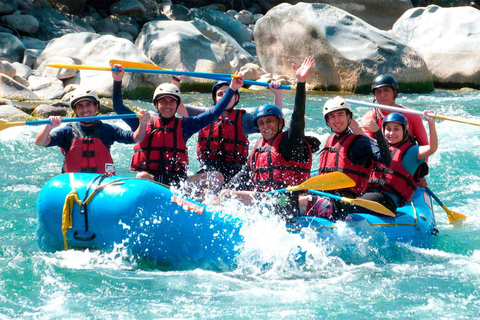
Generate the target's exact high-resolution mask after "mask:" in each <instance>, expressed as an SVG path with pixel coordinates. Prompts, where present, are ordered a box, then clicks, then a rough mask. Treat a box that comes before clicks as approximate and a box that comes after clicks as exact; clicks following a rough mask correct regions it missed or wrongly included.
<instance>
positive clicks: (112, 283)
mask: <svg viewBox="0 0 480 320" xmlns="http://www.w3.org/2000/svg"><path fill="white" fill-rule="evenodd" d="M332 96H333V95H329V94H323V95H320V94H310V93H309V94H308V103H307V132H308V133H310V134H315V135H317V136H318V137H319V138H320V139H321V141H322V142H323V141H325V138H326V136H327V135H328V133H329V130H328V129H327V127H326V126H325V124H324V121H323V119H322V115H321V106H322V105H323V103H324V102H325V101H326V100H327V99H328V98H330V97H332ZM348 98H351V99H357V100H364V101H369V102H370V101H371V97H369V96H361V95H351V96H348ZM184 99H185V101H186V102H187V103H192V104H199V105H203V104H207V103H209V102H210V99H211V97H210V95H208V94H196V93H195V94H185V97H184ZM478 101H480V92H479V91H473V90H472V91H470V90H468V91H436V92H434V93H433V94H429V95H402V96H400V97H399V102H401V103H403V104H406V105H409V106H412V107H413V108H415V109H418V110H423V109H425V108H431V109H433V110H435V111H437V112H438V113H440V114H443V115H447V116H457V117H461V118H465V119H476V120H480V111H479V108H478V106H477V102H478ZM265 102H271V94H268V93H256V94H248V93H242V103H241V105H242V106H243V107H245V108H247V109H248V110H253V108H255V107H256V106H257V105H259V104H261V103H265ZM131 103H132V104H134V105H137V106H148V108H150V105H149V104H146V103H141V102H138V101H136V102H131ZM284 103H285V107H286V109H287V110H286V115H287V118H288V119H289V117H290V115H291V110H292V104H293V95H292V93H286V94H285V100H284ZM152 110H153V109H152ZM367 110H368V108H364V107H358V108H357V107H354V112H355V114H356V118H357V119H359V117H360V116H361V115H363V114H364V113H366V111H367ZM115 123H117V124H119V125H121V126H124V125H123V123H122V122H115ZM437 128H438V131H439V141H440V147H439V150H438V152H437V153H436V154H435V155H433V156H432V157H431V158H430V161H429V163H430V170H431V171H430V172H431V174H430V177H429V179H428V182H429V185H430V187H431V189H432V190H433V191H434V192H436V194H437V195H438V196H439V198H440V199H442V201H443V202H444V203H445V204H446V205H447V207H448V208H450V209H451V210H454V211H456V212H460V213H463V214H465V215H467V216H468V219H467V221H466V223H465V224H464V225H463V226H452V225H450V224H448V220H447V217H446V214H445V213H444V211H443V210H442V209H441V208H440V207H439V206H435V210H436V216H437V223H438V229H439V235H438V237H437V238H438V239H437V242H436V243H435V245H434V247H433V248H432V249H419V248H414V247H411V246H408V245H404V244H395V243H388V242H385V241H384V240H383V239H382V238H381V237H371V238H360V237H358V236H356V235H355V234H353V233H352V232H351V231H350V230H349V229H347V228H345V227H344V226H342V225H341V226H340V230H342V231H343V236H342V237H341V238H340V239H336V240H332V239H317V238H316V237H315V234H314V233H313V232H312V233H307V234H306V235H305V237H300V236H299V235H293V234H289V233H287V232H286V231H285V230H284V228H282V225H281V223H279V222H278V220H276V219H275V218H269V217H265V218H258V217H257V218H256V219H257V220H258V221H256V222H255V223H254V224H251V225H250V226H249V227H248V228H246V229H245V230H242V233H243V235H244V237H245V246H244V248H243V249H242V252H241V253H240V255H239V256H238V259H237V264H238V268H237V269H235V270H232V271H229V272H223V273H220V272H213V271H209V270H192V271H178V272H164V271H160V270H156V269H152V268H150V267H149V266H148V265H146V264H144V263H142V262H141V261H136V260H134V259H132V258H131V257H129V255H128V253H125V252H123V250H122V248H121V247H119V248H117V249H116V250H114V251H113V252H110V253H104V252H95V251H85V252H82V251H71V250H70V251H64V252H58V253H55V254H49V253H44V252H42V251H40V250H39V248H38V245H37V243H36V237H35V228H36V209H35V205H36V198H37V195H38V192H39V190H40V188H41V187H42V185H43V184H44V183H45V182H46V181H48V180H49V179H50V178H52V177H54V176H56V175H57V174H58V173H59V171H60V166H61V162H62V156H61V153H60V151H59V150H58V149H54V148H40V147H36V146H35V145H34V142H33V141H34V138H35V135H36V134H37V133H38V131H39V129H40V128H39V127H15V128H10V129H7V130H3V131H0V168H1V169H0V177H1V183H0V190H1V191H0V202H1V203H2V206H1V207H0V270H1V271H0V319H12V318H18V319H24V318H26V319H57V318H68V319H80V318H81V319H159V318H184V319H185V318H187V319H191V318H209V319H210V318H217V319H226V318H229V319H230V318H232V319H247V318H259V319H262V318H271V319H283V318H288V319H291V318H295V319H313V318H330V319H430V318H437V319H473V318H480V293H479V285H480V283H479V282H480V235H479V234H480V232H479V230H480V219H479V218H480V210H479V209H478V205H477V202H478V201H479V198H480V196H479V195H478V191H479V189H480V179H479V174H478V173H479V169H478V168H479V167H480V165H479V161H478V157H479V154H480V150H479V146H480V127H477V126H471V125H465V124H460V123H455V122H450V121H437ZM256 138H258V135H253V136H251V141H253V140H255V139H256ZM195 140H196V138H195V137H194V138H192V139H191V140H190V141H189V147H190V151H191V152H190V159H191V162H192V166H191V171H192V173H193V172H195V171H196V169H197V165H196V163H195V161H194V160H193V159H195V155H194V145H195ZM112 153H113V157H114V159H115V161H116V166H117V174H119V175H131V173H130V172H129V162H130V156H131V154H132V151H131V146H125V145H120V144H117V145H115V146H114V148H113V150H112ZM314 163H315V165H317V164H318V156H316V157H315V162H314ZM112 205H113V204H112ZM246 219H248V217H247V218H246ZM299 247H300V248H302V249H305V250H307V251H308V253H309V254H308V255H307V257H306V261H305V263H304V264H300V265H299V264H297V263H296V262H295V255H294V253H295V252H298V248H299ZM266 266H268V267H266Z"/></svg>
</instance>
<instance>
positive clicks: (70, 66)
mask: <svg viewBox="0 0 480 320" xmlns="http://www.w3.org/2000/svg"><path fill="white" fill-rule="evenodd" d="M46 66H47V67H52V68H62V69H76V70H94V71H120V69H118V68H116V67H98V66H83V65H76V64H47V65H46ZM155 67H156V66H155ZM125 72H132V73H159V74H173V75H179V74H181V75H186V76H190V77H194V78H203V79H211V80H227V81H230V80H231V79H232V77H231V75H229V74H226V73H209V72H194V71H180V70H167V69H163V68H161V69H158V67H157V69H153V68H147V69H145V68H141V69H139V68H125ZM243 83H244V84H247V85H256V86H262V87H268V86H270V83H268V82H260V81H252V80H243ZM278 88H279V89H284V90H292V89H295V87H294V86H287V85H283V84H282V85H281V86H279V87H278Z"/></svg>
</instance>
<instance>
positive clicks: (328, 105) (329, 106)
mask: <svg viewBox="0 0 480 320" xmlns="http://www.w3.org/2000/svg"><path fill="white" fill-rule="evenodd" d="M338 110H348V111H349V112H350V114H353V112H352V109H351V108H350V105H349V104H348V102H347V101H345V99H343V98H342V97H340V96H336V97H335V98H333V99H329V100H328V101H327V102H325V104H324V105H323V117H324V118H325V121H327V115H328V114H329V113H331V112H334V111H338ZM347 114H348V112H347Z"/></svg>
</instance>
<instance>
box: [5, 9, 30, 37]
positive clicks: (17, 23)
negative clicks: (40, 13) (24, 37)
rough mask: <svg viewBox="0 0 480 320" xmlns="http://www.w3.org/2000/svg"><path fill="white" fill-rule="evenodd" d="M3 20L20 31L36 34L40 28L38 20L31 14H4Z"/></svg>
mask: <svg viewBox="0 0 480 320" xmlns="http://www.w3.org/2000/svg"><path fill="white" fill-rule="evenodd" d="M1 21H2V22H3V23H4V24H6V25H7V26H9V27H11V28H13V29H15V30H17V31H18V32H22V33H26V34H36V33H37V31H38V28H39V24H38V20H37V19H36V18H35V17H34V16H31V15H29V14H25V15H21V14H10V15H6V16H3V17H2V18H1Z"/></svg>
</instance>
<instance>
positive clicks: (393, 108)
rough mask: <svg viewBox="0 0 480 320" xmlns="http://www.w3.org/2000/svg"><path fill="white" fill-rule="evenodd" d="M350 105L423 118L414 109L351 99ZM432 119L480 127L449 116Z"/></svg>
mask: <svg viewBox="0 0 480 320" xmlns="http://www.w3.org/2000/svg"><path fill="white" fill-rule="evenodd" d="M345 100H346V101H347V102H348V103H351V104H356V105H359V106H365V107H372V108H378V109H383V110H388V111H393V112H400V113H410V114H416V115H419V116H423V112H422V111H417V110H412V109H404V108H399V107H392V106H386V105H383V104H377V103H370V102H364V101H356V100H351V99H345ZM431 116H432V117H434V118H436V119H440V120H449V121H454V122H459V123H465V124H471V125H474V126H480V121H475V120H466V119H461V118H456V117H447V116H442V115H439V114H432V115H431Z"/></svg>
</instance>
